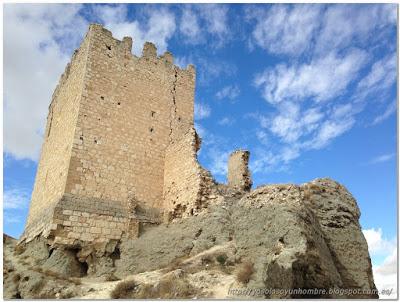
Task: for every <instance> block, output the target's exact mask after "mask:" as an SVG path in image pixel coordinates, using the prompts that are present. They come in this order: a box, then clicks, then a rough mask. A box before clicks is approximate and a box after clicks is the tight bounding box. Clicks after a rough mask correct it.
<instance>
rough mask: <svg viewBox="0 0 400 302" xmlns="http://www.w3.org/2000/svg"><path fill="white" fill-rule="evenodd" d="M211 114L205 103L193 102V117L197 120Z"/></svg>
mask: <svg viewBox="0 0 400 302" xmlns="http://www.w3.org/2000/svg"><path fill="white" fill-rule="evenodd" d="M210 114H211V108H210V106H208V105H207V104H203V103H200V102H195V103H194V117H195V119H197V120H202V119H205V118H207V117H209V116H210Z"/></svg>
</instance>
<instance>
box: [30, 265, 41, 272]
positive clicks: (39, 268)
mask: <svg viewBox="0 0 400 302" xmlns="http://www.w3.org/2000/svg"><path fill="white" fill-rule="evenodd" d="M32 270H33V271H35V272H38V273H43V268H41V267H40V266H34V267H32Z"/></svg>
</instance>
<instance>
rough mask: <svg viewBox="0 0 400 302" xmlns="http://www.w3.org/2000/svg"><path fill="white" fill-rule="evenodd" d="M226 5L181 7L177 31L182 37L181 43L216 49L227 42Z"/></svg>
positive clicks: (227, 9)
mask: <svg viewBox="0 0 400 302" xmlns="http://www.w3.org/2000/svg"><path fill="white" fill-rule="evenodd" d="M228 11H229V8H228V6H227V5H223V4H203V5H183V6H182V15H181V18H180V25H179V30H180V32H181V34H182V35H183V40H182V41H183V43H187V44H194V45H197V44H203V43H207V42H209V41H210V40H212V41H213V43H212V44H209V43H208V46H209V47H211V48H218V47H221V46H223V45H225V44H226V43H227V42H228V41H229V36H230V35H229V33H230V32H229V30H228V27H229V25H228Z"/></svg>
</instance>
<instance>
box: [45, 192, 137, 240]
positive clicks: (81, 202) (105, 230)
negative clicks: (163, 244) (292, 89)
mask: <svg viewBox="0 0 400 302" xmlns="http://www.w3.org/2000/svg"><path fill="white" fill-rule="evenodd" d="M51 229H52V231H51V233H50V236H49V239H51V241H52V243H53V244H64V245H75V244H76V243H79V244H82V243H84V242H93V243H98V242H104V241H108V240H110V239H116V240H118V239H120V238H121V237H122V236H123V235H127V236H130V237H137V236H138V234H139V222H138V220H137V219H135V217H132V216H130V215H129V213H128V212H127V209H126V206H125V205H124V204H120V203H119V202H118V201H115V200H109V201H106V200H104V199H99V198H87V197H82V196H76V195H72V194H65V195H64V196H63V197H62V198H61V200H60V201H59V202H58V204H57V206H56V208H55V211H54V216H53V224H52V226H51Z"/></svg>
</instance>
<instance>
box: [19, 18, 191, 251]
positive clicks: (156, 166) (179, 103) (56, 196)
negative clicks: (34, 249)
mask: <svg viewBox="0 0 400 302" xmlns="http://www.w3.org/2000/svg"><path fill="white" fill-rule="evenodd" d="M131 48H132V39H131V38H127V37H125V38H124V39H123V40H122V41H119V40H117V39H115V38H113V37H112V34H111V32H109V31H108V30H106V29H104V28H103V27H102V26H101V25H97V24H94V25H91V26H90V28H89V31H88V33H87V34H86V37H85V38H84V40H83V42H82V44H81V46H80V48H79V49H78V50H76V51H75V53H74V55H73V57H72V60H71V62H70V63H69V64H68V65H67V67H66V70H65V72H64V74H63V75H62V77H61V79H60V82H59V84H58V86H57V88H56V90H55V92H54V94H53V98H52V102H51V104H50V106H49V114H48V118H47V126H46V132H45V136H44V143H43V146H42V151H41V156H40V161H39V165H38V171H37V175H36V180H35V186H34V190H33V193H32V200H31V205H30V211H29V217H28V221H27V224H26V227H25V231H24V234H23V236H22V238H21V240H26V241H29V240H31V239H32V238H33V237H35V236H37V235H40V234H41V235H42V236H45V237H47V238H50V239H52V240H54V241H60V242H64V243H68V242H72V241H73V240H76V239H79V240H83V241H96V240H101V238H103V239H104V238H108V239H111V238H115V239H118V238H119V237H120V236H121V235H122V234H123V233H124V232H128V233H129V231H132V230H126V228H127V225H129V226H130V227H133V228H136V227H137V225H136V224H135V223H132V221H131V220H130V218H132V215H135V213H131V212H130V211H129V210H130V209H131V208H132V207H130V205H129V202H133V203H135V208H136V205H138V206H139V207H140V208H141V209H142V210H144V211H149V212H157V211H161V210H162V209H163V190H164V188H163V185H164V166H165V162H164V161H165V160H164V158H165V151H166V149H167V147H168V146H169V145H170V144H171V143H173V142H174V141H178V140H179V139H180V138H181V137H182V136H183V135H184V134H186V133H187V132H188V131H189V130H190V129H192V128H193V111H194V110H193V107H194V85H195V70H194V68H193V66H191V65H190V66H189V67H188V68H187V69H186V70H182V69H179V68H178V67H176V66H175V65H173V58H172V55H171V54H170V53H168V52H166V53H165V54H164V55H162V56H160V57H158V56H157V50H156V48H155V46H154V45H153V44H151V43H146V44H145V45H144V48H143V54H142V56H141V57H136V56H133V55H132V54H131ZM136 231H137V230H133V232H136Z"/></svg>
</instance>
